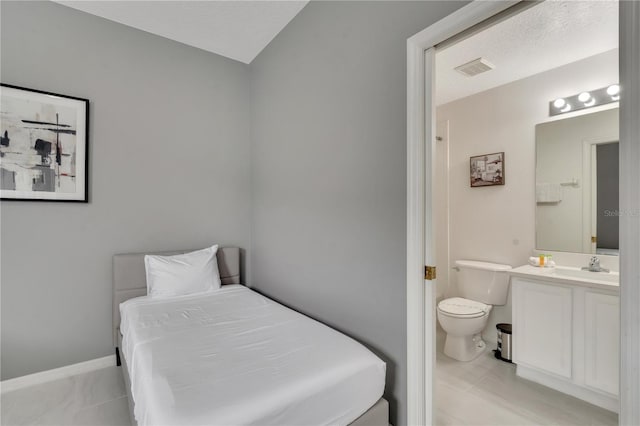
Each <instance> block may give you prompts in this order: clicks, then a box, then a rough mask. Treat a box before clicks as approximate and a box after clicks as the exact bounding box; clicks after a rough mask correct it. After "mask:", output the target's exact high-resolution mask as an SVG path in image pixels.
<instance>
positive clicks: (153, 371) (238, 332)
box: [120, 285, 385, 426]
mask: <svg viewBox="0 0 640 426" xmlns="http://www.w3.org/2000/svg"><path fill="white" fill-rule="evenodd" d="M120 312H121V315H122V323H121V326H120V329H121V332H122V334H123V340H122V353H123V356H124V357H125V359H126V361H127V364H128V368H129V376H130V378H131V388H132V389H131V390H132V395H133V399H134V401H135V417H136V420H137V422H138V424H139V425H140V426H145V425H346V424H348V423H350V422H352V421H353V420H355V419H356V418H358V417H359V416H360V415H362V414H363V413H364V412H365V411H366V410H368V409H369V408H370V407H371V406H372V405H373V404H375V402H376V401H377V400H378V399H380V398H381V397H382V393H383V390H384V382H385V364H384V362H383V361H381V360H380V359H379V358H378V357H376V356H375V355H374V354H373V353H371V352H370V351H369V350H368V349H366V348H365V347H364V346H362V345H361V344H359V343H358V342H356V341H354V340H352V339H351V338H349V337H347V336H345V335H343V334H341V333H338V332H337V331H335V330H333V329H331V328H329V327H327V326H325V325H323V324H321V323H319V322H316V321H314V320H312V319H310V318H308V317H305V316H304V315H301V314H299V313H297V312H295V311H292V310H290V309H288V308H286V307H284V306H282V305H280V304H278V303H276V302H274V301H272V300H270V299H267V298H266V297H263V296H261V295H260V294H258V293H256V292H253V291H251V290H249V289H248V288H246V287H243V286H239V285H230V286H223V287H222V288H221V289H220V290H218V291H215V292H212V293H208V294H206V295H189V296H177V297H172V298H170V299H151V298H149V297H139V298H135V299H130V300H128V301H126V302H124V303H122V304H121V305H120Z"/></svg>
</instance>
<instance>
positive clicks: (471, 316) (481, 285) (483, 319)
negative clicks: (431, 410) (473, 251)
mask: <svg viewBox="0 0 640 426" xmlns="http://www.w3.org/2000/svg"><path fill="white" fill-rule="evenodd" d="M455 266H456V267H455V269H456V270H458V288H459V290H460V295H461V296H462V297H452V298H449V299H445V300H443V301H441V302H440V303H438V309H437V311H438V313H437V315H438V321H439V322H440V325H441V326H442V328H443V329H444V331H445V332H446V333H447V339H446V341H445V344H444V353H445V355H447V356H449V357H451V358H453V359H456V360H458V361H471V360H472V359H474V358H476V357H477V356H478V355H480V354H481V353H482V352H483V351H484V348H485V343H484V341H483V340H482V337H481V335H480V333H481V332H482V330H483V329H484V328H485V326H486V325H487V320H488V319H489V313H490V312H491V309H492V307H493V306H494V305H504V304H505V303H507V294H508V292H509V276H508V275H507V271H508V270H510V269H511V266H509V265H501V264H498V263H490V262H479V261H475V260H457V261H456V262H455Z"/></svg>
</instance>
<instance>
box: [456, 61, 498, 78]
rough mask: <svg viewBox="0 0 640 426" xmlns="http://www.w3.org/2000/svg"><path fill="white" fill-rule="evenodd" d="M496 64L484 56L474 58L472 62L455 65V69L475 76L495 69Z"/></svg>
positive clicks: (469, 75)
mask: <svg viewBox="0 0 640 426" xmlns="http://www.w3.org/2000/svg"><path fill="white" fill-rule="evenodd" d="M494 68H495V66H494V65H493V64H492V63H491V62H489V61H487V60H486V59H484V58H478V59H474V60H473V61H471V62H467V63H466V64H463V65H460V66H459V67H455V70H456V71H458V72H459V73H460V74H462V75H465V76H467V77H473V76H476V75H478V74H482V73H483V72H487V71H490V70H492V69H494Z"/></svg>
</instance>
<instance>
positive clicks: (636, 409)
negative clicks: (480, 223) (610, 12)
mask: <svg viewBox="0 0 640 426" xmlns="http://www.w3.org/2000/svg"><path fill="white" fill-rule="evenodd" d="M516 3H519V1H517V0H508V1H506V0H505V1H499V2H487V1H478V0H476V1H473V2H472V3H470V4H468V5H466V6H464V7H462V8H461V9H459V10H457V11H456V12H454V13H452V14H451V15H449V16H447V17H445V18H444V19H442V20H440V21H438V22H436V23H434V24H433V25H431V26H430V27H428V28H426V29H425V30H423V31H421V32H419V33H417V34H415V35H414V36H412V37H411V38H409V39H408V40H407V283H406V286H407V287H406V290H407V419H408V424H409V425H427V424H433V416H434V413H435V410H434V407H433V398H434V387H433V383H434V380H433V379H434V362H435V321H436V317H435V303H434V302H435V300H434V294H435V288H434V285H433V282H431V281H425V280H424V266H425V264H428V263H426V262H430V261H433V241H432V239H430V238H429V237H430V236H429V235H427V231H429V232H430V231H431V229H430V228H431V227H430V226H426V224H427V221H429V223H431V221H432V220H433V216H432V210H431V184H432V174H433V167H431V161H432V159H433V155H432V152H433V151H432V150H433V144H434V143H435V125H436V122H435V106H434V96H433V94H434V85H435V72H434V65H435V62H434V59H435V58H434V54H435V46H436V45H438V44H439V43H442V42H443V41H445V40H447V39H449V38H451V37H453V36H455V35H457V34H459V33H461V32H463V31H465V30H467V29H469V28H471V27H472V26H474V25H476V24H479V23H481V22H482V21H484V20H486V19H489V18H491V17H492V16H494V15H496V14H498V13H500V12H502V11H503V10H505V9H507V8H509V7H511V6H513V5H515V4H516ZM619 6H620V11H619V16H620V42H619V43H620V85H621V87H622V93H623V96H621V100H620V211H621V212H622V216H621V217H620V253H621V256H620V299H621V303H620V315H621V318H620V333H621V339H620V342H621V348H620V371H623V372H624V374H621V375H620V411H619V424H621V425H636V424H640V406H638V405H637V401H639V400H640V357H639V356H638V355H639V354H640V310H638V309H636V307H637V306H640V261H639V260H640V191H638V188H640V169H639V168H637V164H640V120H638V119H637V117H638V116H640V81H639V80H640V79H638V77H637V76H638V75H640V53H639V52H640V37H637V36H638V34H640V2H636V1H620V2H619ZM427 141H429V142H430V143H429V145H428V146H427V143H426V142H427ZM427 148H428V149H427ZM427 164H429V166H430V167H429V168H427ZM427 228H429V229H427Z"/></svg>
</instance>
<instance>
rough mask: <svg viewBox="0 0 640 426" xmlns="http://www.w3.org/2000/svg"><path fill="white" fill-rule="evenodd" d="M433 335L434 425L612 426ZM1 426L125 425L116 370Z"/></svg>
mask: <svg viewBox="0 0 640 426" xmlns="http://www.w3.org/2000/svg"><path fill="white" fill-rule="evenodd" d="M444 337H445V335H444V333H443V332H442V331H441V330H440V331H439V332H438V349H439V350H438V354H437V362H436V364H437V367H436V424H437V425H440V426H445V425H459V426H462V425H492V426H500V425H509V426H524V425H580V426H583V425H617V424H618V416H617V415H616V414H615V413H611V412H609V411H606V410H603V409H601V408H597V407H594V406H593V405H590V404H588V403H586V402H583V401H580V400H578V399H575V398H572V397H570V396H567V395H564V394H562V393H559V392H556V391H554V390H551V389H548V388H546V387H544V386H541V385H537V384H535V383H532V382H529V381H527V380H523V379H520V378H518V377H516V375H515V366H514V365H512V364H508V363H504V362H502V361H498V360H496V359H495V358H493V354H492V352H491V351H490V350H489V349H488V350H487V352H486V353H485V354H483V355H482V356H480V357H479V358H478V359H476V360H474V361H472V362H469V363H460V362H457V361H454V360H452V359H450V358H448V357H446V356H445V355H444V354H443V353H442V347H443V344H444ZM1 403H2V408H1V424H2V425H6V426H9V425H11V426H13V425H74V426H89V425H91V426H107V425H109V426H122V425H129V424H130V423H129V409H128V406H127V397H126V392H125V388H124V381H123V379H122V373H121V372H120V370H119V367H115V366H114V367H108V368H105V369H102V370H97V371H93V372H91V373H85V374H81V375H78V376H75V377H70V378H66V379H61V380H57V381H54V382H49V383H45V384H42V385H38V386H33V387H30V388H24V389H20V390H16V391H13V392H8V393H5V394H3V395H2V398H1Z"/></svg>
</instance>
